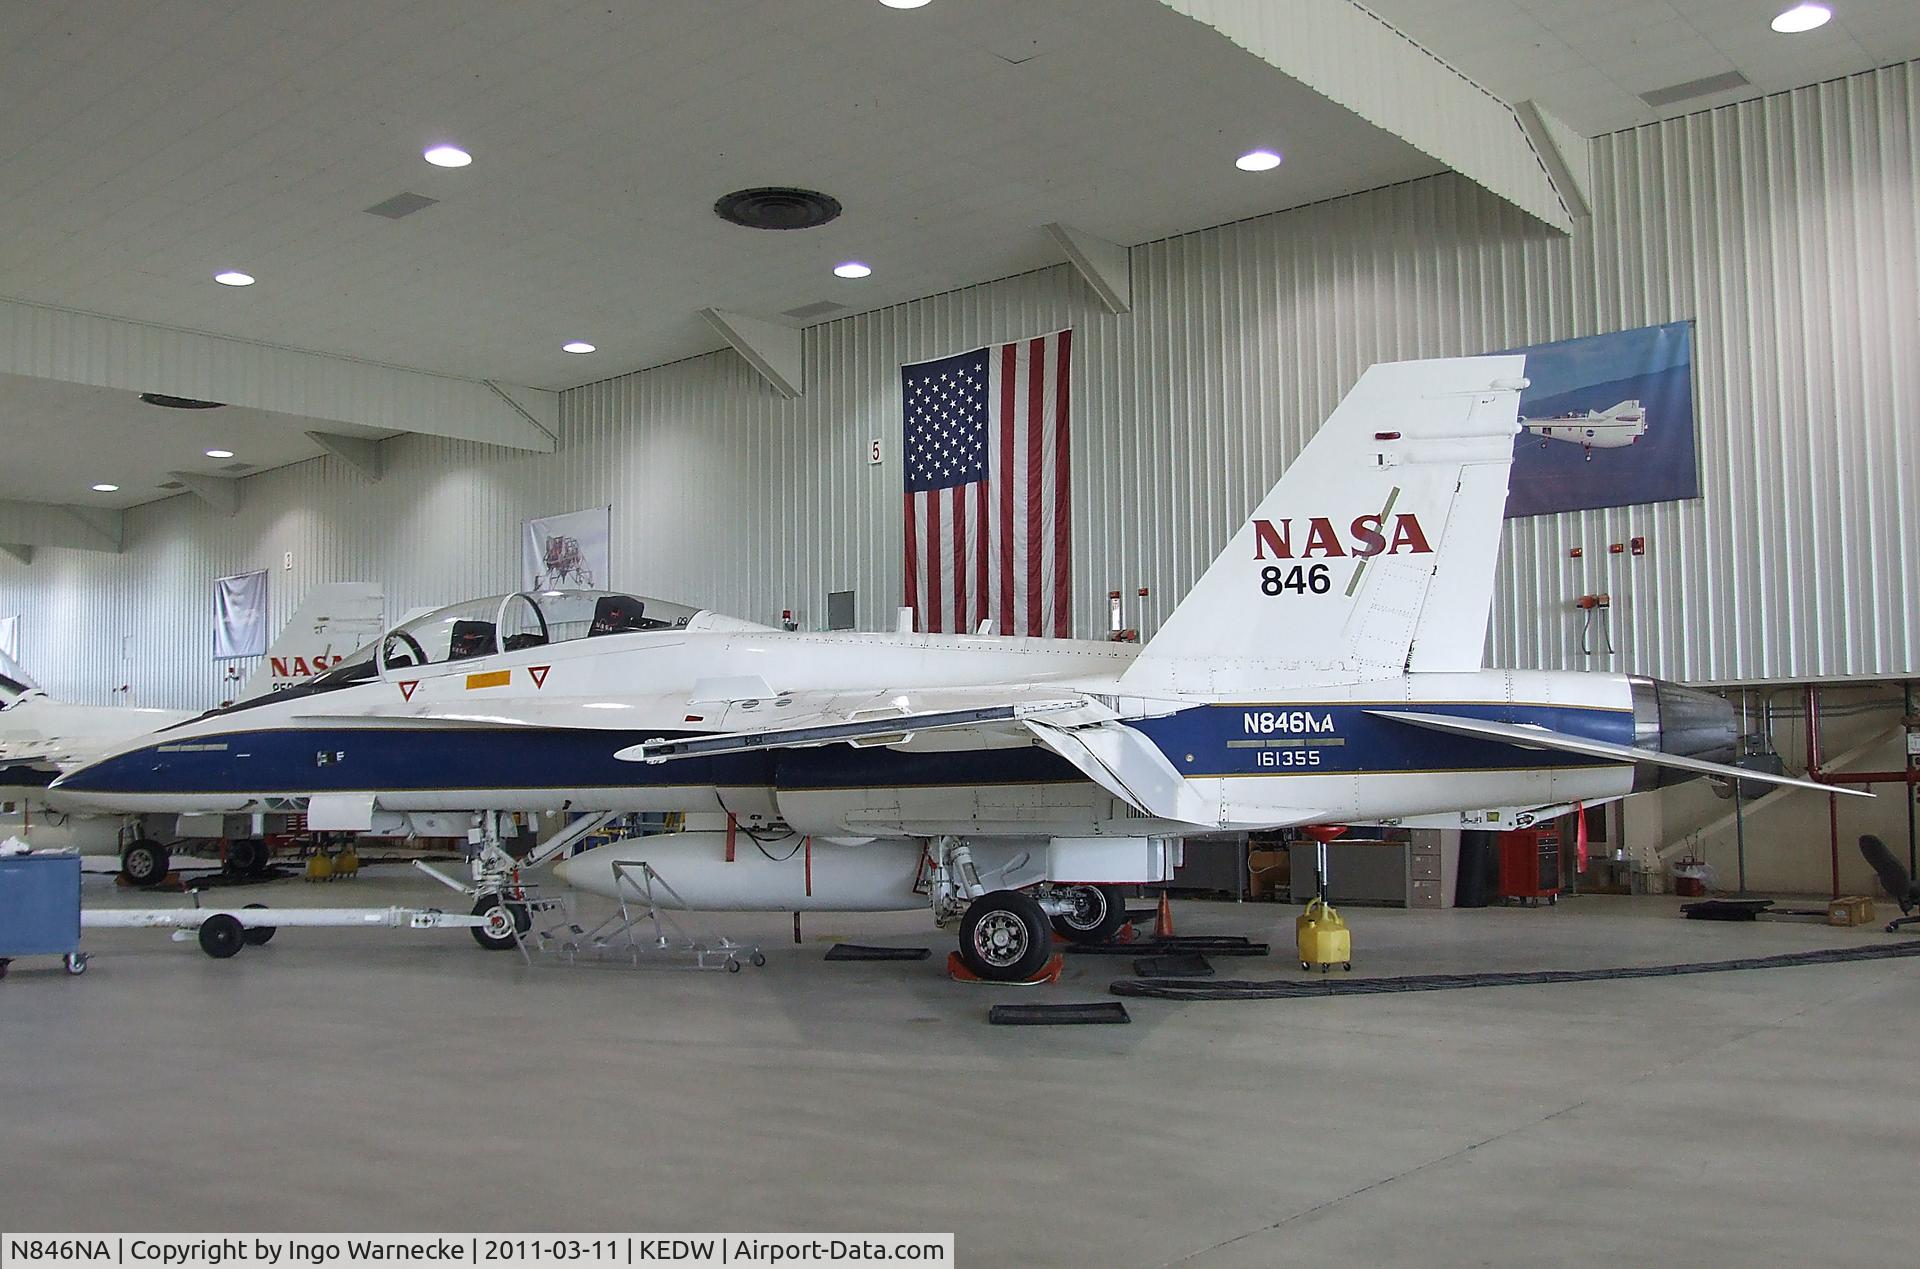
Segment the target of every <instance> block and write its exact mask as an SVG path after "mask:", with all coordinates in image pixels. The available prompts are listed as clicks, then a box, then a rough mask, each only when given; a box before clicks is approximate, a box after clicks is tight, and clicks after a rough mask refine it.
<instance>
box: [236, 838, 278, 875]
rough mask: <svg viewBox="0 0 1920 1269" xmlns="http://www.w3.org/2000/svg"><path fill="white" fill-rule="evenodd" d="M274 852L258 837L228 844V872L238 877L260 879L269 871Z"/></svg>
mask: <svg viewBox="0 0 1920 1269" xmlns="http://www.w3.org/2000/svg"><path fill="white" fill-rule="evenodd" d="M272 856H273V852H272V851H270V850H268V849H267V844H266V843H265V842H263V841H261V840H260V839H259V838H257V837H243V838H241V839H240V840H239V841H234V842H228V843H227V871H228V872H230V873H232V874H233V875H234V876H236V877H258V876H259V875H260V874H262V873H264V872H265V871H266V870H267V863H268V861H269V860H270V859H271V858H272Z"/></svg>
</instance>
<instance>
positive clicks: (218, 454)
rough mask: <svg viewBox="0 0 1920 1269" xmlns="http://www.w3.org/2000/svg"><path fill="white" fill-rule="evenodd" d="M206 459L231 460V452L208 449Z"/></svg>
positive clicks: (228, 450)
mask: <svg viewBox="0 0 1920 1269" xmlns="http://www.w3.org/2000/svg"><path fill="white" fill-rule="evenodd" d="M207 457H208V458H232V457H233V451H232V450H230V449H210V450H208V451H207Z"/></svg>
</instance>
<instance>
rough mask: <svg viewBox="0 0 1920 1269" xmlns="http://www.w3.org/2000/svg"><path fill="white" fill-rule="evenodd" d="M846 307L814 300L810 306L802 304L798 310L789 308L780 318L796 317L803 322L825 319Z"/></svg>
mask: <svg viewBox="0 0 1920 1269" xmlns="http://www.w3.org/2000/svg"><path fill="white" fill-rule="evenodd" d="M846 307H847V306H846V305H845V304H836V303H834V302H833V301H832V300H815V301H814V302H813V303H811V304H802V305H801V306H800V307H799V308H790V309H788V310H787V311H786V312H784V313H782V314H780V316H782V317H796V318H799V319H800V320H801V321H803V322H804V321H806V320H807V319H808V318H813V317H825V316H826V315H827V314H828V313H838V312H840V311H841V310H843V309H845V308H846Z"/></svg>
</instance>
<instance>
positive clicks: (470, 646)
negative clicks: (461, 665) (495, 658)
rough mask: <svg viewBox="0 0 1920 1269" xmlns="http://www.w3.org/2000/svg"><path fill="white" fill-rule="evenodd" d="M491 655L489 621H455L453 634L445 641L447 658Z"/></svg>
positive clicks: (452, 659) (461, 659)
mask: <svg viewBox="0 0 1920 1269" xmlns="http://www.w3.org/2000/svg"><path fill="white" fill-rule="evenodd" d="M492 655H493V623H492V622H491V621H456V622H454V623H453V636H452V638H450V639H449V640H448V641H447V660H449V661H465V660H467V659H469V658H470V657H485V656H492Z"/></svg>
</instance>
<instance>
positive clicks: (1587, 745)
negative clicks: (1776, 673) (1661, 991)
mask: <svg viewBox="0 0 1920 1269" xmlns="http://www.w3.org/2000/svg"><path fill="white" fill-rule="evenodd" d="M1367 712H1368V713H1369V714H1372V715H1373V716H1374V717H1375V718H1385V719H1390V720H1392V721H1393V722H1396V723H1405V724H1407V725H1408V726H1410V727H1424V728H1426V729H1427V730H1428V731H1440V732H1447V733H1449V734H1452V735H1455V736H1474V737H1477V738H1479V739H1481V740H1497V741H1500V742H1502V743H1504V744H1509V745H1513V746H1516V747H1518V748H1521V749H1546V750H1551V751H1553V752H1556V753H1573V754H1580V755H1582V756H1584V757H1588V758H1605V759H1608V760H1609V761H1612V762H1646V763H1652V764H1653V765H1654V766H1657V767H1673V768H1675V769H1676V770H1680V771H1691V772H1694V773H1695V774H1696V775H1709V776H1718V777H1720V778H1721V779H1723V780H1758V781H1761V782H1762V783H1765V784H1778V785H1783V786H1786V787H1788V788H1794V789H1812V790H1814V791H1815V792H1818V793H1843V794H1845V795H1847V796H1848V797H1872V796H1873V795H1872V794H1871V793H1866V792H1863V791H1861V790H1858V789H1843V788H1840V787H1839V786H1838V785H1832V784H1821V783H1819V782H1818V781H1814V780H1796V779H1794V778H1793V777H1792V776H1780V775H1773V774H1771V773H1769V772H1765V771H1748V770H1747V769H1746V768H1744V767H1735V766H1729V765H1727V764H1726V763H1722V762H1708V761H1706V760H1705V759H1703V758H1687V757H1683V756H1681V755H1680V754H1672V753H1660V752H1657V751H1655V750H1652V749H1639V748H1635V747H1634V746H1632V745H1616V744H1611V743H1609V742H1607V741H1604V740H1590V739H1588V738H1587V737H1585V736H1570V735H1568V734H1567V733H1565V732H1561V731H1549V730H1547V729H1546V728H1545V727H1532V726H1523V725H1521V724H1517V723H1496V722H1491V721H1489V720H1487V719H1484V718H1460V717H1458V716H1456V715H1451V714H1419V713H1413V712H1410V711H1409V712H1402V711H1399V710H1387V709H1370V710H1368V711H1367Z"/></svg>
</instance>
